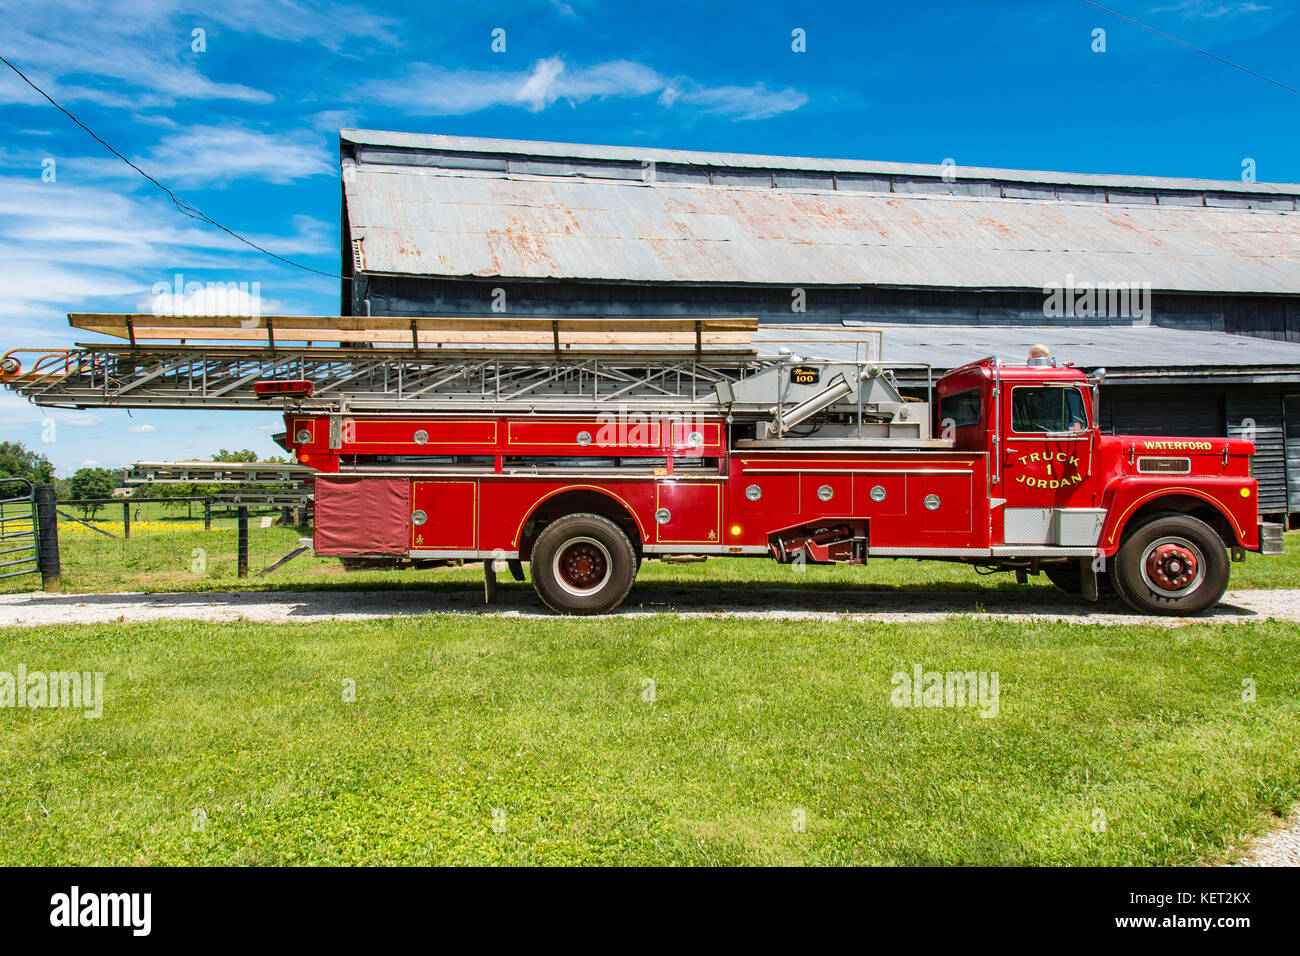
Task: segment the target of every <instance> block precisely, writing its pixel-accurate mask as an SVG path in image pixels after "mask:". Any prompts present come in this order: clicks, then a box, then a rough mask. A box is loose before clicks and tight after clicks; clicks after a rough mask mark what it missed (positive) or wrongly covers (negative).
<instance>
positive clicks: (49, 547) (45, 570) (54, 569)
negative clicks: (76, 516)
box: [36, 485, 62, 591]
mask: <svg viewBox="0 0 1300 956" xmlns="http://www.w3.org/2000/svg"><path fill="white" fill-rule="evenodd" d="M36 526H37V539H38V540H37V543H36V549H37V550H36V559H37V562H38V564H39V565H40V569H41V586H42V587H43V588H44V589H45V590H46V591H57V590H59V584H60V581H61V579H62V572H61V570H60V568H59V516H58V514H57V512H55V510H54V486H53V485H38V486H37V488H36Z"/></svg>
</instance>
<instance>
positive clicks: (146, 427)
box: [126, 425, 158, 435]
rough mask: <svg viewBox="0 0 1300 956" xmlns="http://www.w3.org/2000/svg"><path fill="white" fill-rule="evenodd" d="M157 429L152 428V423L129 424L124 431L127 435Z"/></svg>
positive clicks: (145, 432)
mask: <svg viewBox="0 0 1300 956" xmlns="http://www.w3.org/2000/svg"><path fill="white" fill-rule="evenodd" d="M157 430H158V429H156V428H154V427H153V426H152V425H131V426H129V427H128V428H127V430H126V433H127V434H128V435H144V434H147V433H148V432H156V431H157Z"/></svg>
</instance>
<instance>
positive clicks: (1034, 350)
mask: <svg viewBox="0 0 1300 956" xmlns="http://www.w3.org/2000/svg"><path fill="white" fill-rule="evenodd" d="M1026 364H1028V365H1051V364H1052V353H1051V351H1050V350H1049V349H1048V348H1047V346H1046V345H1031V346H1029V361H1028V363H1026Z"/></svg>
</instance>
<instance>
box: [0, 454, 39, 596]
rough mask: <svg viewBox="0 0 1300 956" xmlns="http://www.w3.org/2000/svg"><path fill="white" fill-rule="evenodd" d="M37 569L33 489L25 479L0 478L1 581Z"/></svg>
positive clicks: (31, 572) (34, 494)
mask: <svg viewBox="0 0 1300 956" xmlns="http://www.w3.org/2000/svg"><path fill="white" fill-rule="evenodd" d="M40 569H41V566H40V557H39V551H38V550H37V537H36V493H35V489H34V488H33V487H32V483H31V482H30V481H28V480H27V479H26V478H0V578H11V577H14V576H15V575H19V574H35V573H36V572H37V571H39V570H40Z"/></svg>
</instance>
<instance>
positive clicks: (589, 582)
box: [2, 315, 1282, 615]
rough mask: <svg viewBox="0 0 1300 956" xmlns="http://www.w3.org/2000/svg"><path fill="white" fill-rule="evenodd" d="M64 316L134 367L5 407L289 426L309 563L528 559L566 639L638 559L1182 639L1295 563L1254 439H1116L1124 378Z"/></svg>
mask: <svg viewBox="0 0 1300 956" xmlns="http://www.w3.org/2000/svg"><path fill="white" fill-rule="evenodd" d="M70 318H71V319H72V321H73V324H74V325H76V326H78V327H80V328H85V329H91V330H94V331H98V332H107V333H108V334H110V335H114V336H118V337H121V338H127V339H128V340H129V344H127V345H125V346H120V345H114V346H103V345H81V346H79V347H78V348H77V349H73V350H60V351H57V352H45V353H38V354H37V355H36V356H34V357H33V358H30V359H27V360H26V361H27V363H28V364H27V365H24V364H23V363H24V357H23V355H21V354H20V353H19V352H17V351H15V352H13V353H9V354H8V355H6V356H5V357H4V363H3V366H2V368H3V376H4V379H5V381H6V383H7V384H8V385H9V387H11V388H14V389H16V390H18V391H20V392H22V393H23V394H25V395H27V396H28V397H30V398H32V399H33V400H34V401H36V402H38V403H42V404H64V405H71V406H75V407H85V406H87V405H101V406H102V405H117V406H158V405H162V406H171V407H177V406H180V407H209V408H248V407H262V408H265V407H267V405H268V403H271V404H276V405H279V406H281V407H283V410H284V421H285V426H286V430H285V434H284V435H283V436H282V438H281V441H282V444H283V445H284V447H285V448H286V449H288V450H290V451H292V452H293V453H294V455H295V456H296V458H297V460H298V462H300V463H301V464H304V465H310V466H311V467H312V468H314V469H315V470H316V471H315V474H314V476H313V484H314V504H315V529H314V536H315V537H314V544H315V551H316V553H317V554H318V555H336V556H339V557H341V558H344V559H349V560H403V561H425V560H445V559H464V560H481V561H484V562H485V569H486V571H487V573H489V574H490V573H491V568H492V567H493V566H494V564H495V562H499V561H504V562H508V564H509V567H510V569H511V571H512V573H514V575H515V576H516V578H518V579H520V580H522V579H523V577H524V575H523V564H524V563H525V562H526V563H527V564H528V565H529V568H530V572H531V579H532V583H533V587H534V588H535V589H536V591H537V594H538V596H539V597H540V598H541V599H542V601H544V602H545V603H546V605H547V606H549V607H550V608H552V609H553V610H555V611H558V612H561V613H571V614H598V613H603V612H607V611H611V610H613V609H615V608H617V607H618V606H619V605H620V604H621V603H622V602H623V600H624V599H625V598H626V596H627V594H628V592H629V590H630V589H631V587H632V584H633V582H634V580H635V578H636V574H637V570H638V568H639V566H640V564H641V562H642V561H643V560H645V559H647V558H662V557H666V556H670V555H728V556H747V557H767V558H774V559H776V560H777V561H780V562H793V563H798V562H809V563H843V564H866V563H867V561H868V559H869V558H913V559H921V558H924V559H939V560H947V561H959V562H965V563H968V564H971V565H974V566H976V567H977V568H979V569H983V570H1001V571H1008V572H1013V573H1015V574H1016V575H1017V576H1018V577H1019V578H1020V579H1021V580H1024V579H1026V577H1027V576H1028V575H1036V574H1040V573H1041V574H1045V575H1047V576H1048V578H1049V579H1050V580H1051V581H1053V582H1054V583H1055V584H1057V585H1058V586H1059V587H1061V588H1062V589H1063V590H1065V591H1068V592H1072V593H1076V594H1079V595H1081V596H1082V597H1083V598H1085V599H1088V600H1096V599H1097V597H1098V594H1099V592H1101V591H1103V590H1104V589H1107V588H1111V589H1113V590H1114V592H1115V593H1116V594H1118V596H1119V597H1120V598H1122V599H1123V600H1124V601H1125V602H1127V603H1128V604H1129V605H1130V606H1132V607H1133V608H1135V609H1137V610H1138V611H1141V612H1145V613H1151V614H1174V615H1191V614H1198V613H1200V612H1203V611H1205V610H1206V609H1207V608H1209V607H1211V606H1212V605H1214V604H1215V603H1216V602H1217V601H1218V600H1219V598H1220V597H1221V595H1222V594H1223V592H1224V590H1225V588H1226V586H1227V583H1228V574H1229V561H1230V557H1231V560H1238V561H1239V560H1243V559H1244V557H1245V553H1246V552H1247V551H1256V552H1260V553H1263V554H1276V553H1280V551H1281V530H1282V529H1281V526H1279V525H1271V524H1262V523H1261V522H1260V520H1259V515H1258V508H1257V504H1256V483H1255V480H1254V479H1253V478H1252V477H1251V455H1252V454H1253V453H1254V447H1253V445H1252V444H1251V443H1250V442H1248V441H1243V440H1237V439H1230V438H1213V439H1207V438H1170V437H1165V436H1158V437H1157V436H1117V435H1105V434H1102V432H1101V430H1100V428H1099V427H1098V422H1097V414H1096V409H1097V397H1098V390H1099V388H1100V385H1101V381H1102V378H1103V377H1104V371H1095V372H1093V373H1091V374H1087V373H1085V372H1084V371H1083V370H1080V369H1078V368H1075V367H1073V366H1072V365H1069V364H1061V363H1059V362H1058V361H1057V360H1056V359H1054V358H1052V357H1051V355H1050V354H1049V352H1048V350H1047V349H1045V348H1042V347H1035V348H1034V349H1031V350H1030V353H1029V355H1028V356H1027V357H1026V358H1025V359H1023V360H1021V361H1020V362H1010V361H1004V360H1003V359H1001V358H998V357H996V356H990V357H987V358H982V359H979V360H978V361H974V362H971V363H970V364H968V365H965V366H963V367H961V368H958V369H955V370H953V371H951V372H948V373H947V374H945V375H943V376H942V377H939V378H938V379H937V380H934V379H933V377H932V375H931V373H930V371H929V370H928V369H926V368H925V367H923V366H915V365H898V364H889V363H886V362H884V361H883V360H882V358H881V354H880V352H881V349H880V335H879V333H878V332H875V331H873V330H856V329H855V330H852V331H851V332H845V333H844V335H845V337H844V338H834V337H830V336H827V335H826V334H825V330H824V329H823V330H822V331H821V332H820V333H818V332H815V331H811V330H809V329H807V328H804V329H800V328H797V327H787V328H783V329H775V328H773V327H767V326H765V327H763V328H761V329H760V328H757V327H756V324H755V323H753V321H752V320H744V319H703V320H676V319H674V320H622V321H618V322H613V321H607V322H604V323H596V322H593V320H589V319H514V320H502V319H460V320H447V319H435V318H430V317H418V318H412V319H408V318H394V317H365V318H364V319H358V318H352V317H288V316H283V317H263V318H260V319H250V320H239V321H238V323H237V324H236V322H233V321H223V320H221V319H219V318H216V317H204V318H201V319H191V320H187V321H184V322H183V321H181V320H171V321H164V322H160V321H159V320H158V319H157V318H156V317H150V316H76V315H74V316H72V317H70ZM408 325H409V328H408ZM160 328H161V329H162V332H161V333H160V332H159V329H160ZM149 336H152V337H153V338H154V339H156V338H160V337H164V336H167V337H171V338H173V339H175V338H181V339H182V341H181V343H180V344H179V345H177V344H171V345H156V344H149V341H147V340H146V341H141V338H142V337H146V338H147V337H149ZM330 336H332V337H333V340H334V341H337V342H338V343H339V344H337V345H335V344H330V345H321V344H319V343H320V342H322V341H326V340H328V339H329V337H330ZM203 338H236V339H239V340H240V342H241V344H238V345H225V346H208V345H202V346H201V345H194V344H193V342H194V340H197V339H203ZM249 340H256V344H249ZM304 341H306V342H307V343H308V344H307V345H305V346H304V345H301V344H298V343H301V342H304ZM780 343H784V344H780ZM818 351H823V352H824V351H831V352H833V353H835V354H832V355H830V356H829V357H827V356H820V357H819V355H818ZM864 573H866V572H864Z"/></svg>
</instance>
